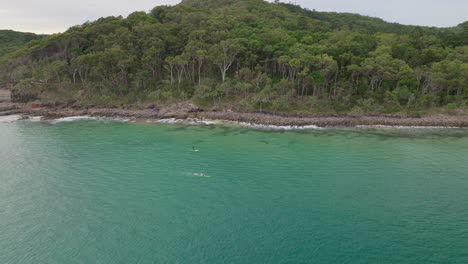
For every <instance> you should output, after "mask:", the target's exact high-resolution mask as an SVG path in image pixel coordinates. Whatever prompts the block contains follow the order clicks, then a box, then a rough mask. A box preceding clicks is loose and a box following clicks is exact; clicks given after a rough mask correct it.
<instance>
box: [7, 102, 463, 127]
mask: <svg viewBox="0 0 468 264" xmlns="http://www.w3.org/2000/svg"><path fill="white" fill-rule="evenodd" d="M3 113H5V115H8V114H10V113H11V114H15V115H21V116H22V117H27V116H41V117H43V118H44V119H46V120H53V119H58V118H66V117H77V116H89V117H96V118H103V119H116V120H119V119H120V120H128V121H130V122H141V123H170V121H167V120H170V119H173V120H186V121H187V122H190V121H195V122H199V123H203V122H205V123H223V122H225V123H235V124H239V125H246V126H254V127H255V126H256V127H265V128H268V127H280V128H281V127H285V128H286V127H287V128H298V129H303V128H330V127H335V128H337V127H338V128H339V127H416V128H468V116H445V115H437V116H426V117H421V118H413V117H389V116H360V117H354V116H323V117H322V116H320V117H319V116H308V117H295V116H284V115H274V114H266V113H239V112H213V111H203V110H202V109H199V108H198V107H196V106H194V105H177V106H172V107H169V108H165V109H161V110H159V109H123V108H88V109H73V108H60V109H57V108H45V107H41V108H33V107H25V106H23V107H16V108H15V109H12V110H8V111H4V112H3ZM1 114H2V113H1V112H0V115H1ZM163 120H166V122H164V121H163ZM177 122H179V123H183V122H181V121H177Z"/></svg>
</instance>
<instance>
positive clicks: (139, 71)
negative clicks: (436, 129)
mask: <svg viewBox="0 0 468 264" xmlns="http://www.w3.org/2000/svg"><path fill="white" fill-rule="evenodd" d="M0 68H1V70H0V78H1V79H0V80H2V81H1V82H3V83H5V84H8V85H9V86H10V87H14V88H13V94H14V99H15V100H17V101H23V102H26V101H30V100H36V99H40V100H42V101H61V102H65V103H74V104H75V105H80V106H86V105H101V106H116V107H119V106H128V105H133V106H145V105H148V104H149V103H157V104H170V103H177V102H182V101H187V100H191V101H193V102H195V103H197V104H198V105H200V106H203V107H213V108H219V109H225V108H229V109H233V110H242V111H258V110H269V111H277V112H290V111H300V112H305V113H345V112H351V113H354V114H366V113H394V112H401V111H421V110H425V109H430V108H438V107H444V108H450V109H454V108H464V107H466V106H467V105H468V84H467V83H468V24H467V23H464V24H461V25H459V26H456V27H453V28H446V29H441V28H429V27H416V26H404V25H399V24H395V23H387V22H385V21H383V20H381V19H377V18H370V17H365V16H360V15H355V14H339V13H323V12H316V11H311V10H306V9H302V8H301V7H299V6H295V5H291V4H284V3H267V2H264V1H262V0H185V1H183V2H182V3H181V4H179V5H176V6H159V7H156V8H154V9H153V10H152V11H151V12H149V13H145V12H135V13H133V14H131V15H129V16H128V17H127V18H122V17H107V18H101V19H99V20H97V21H95V22H88V23H85V24H83V25H80V26H75V27H72V28H70V29H69V30H68V31H67V32H65V33H63V34H57V35H53V36H50V37H47V38H45V39H41V40H39V41H35V42H33V43H31V44H29V46H27V47H26V48H23V49H21V50H19V51H16V52H14V53H11V54H8V55H7V56H4V57H3V58H2V59H1V61H0Z"/></svg>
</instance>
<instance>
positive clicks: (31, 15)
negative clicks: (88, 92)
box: [0, 0, 468, 34]
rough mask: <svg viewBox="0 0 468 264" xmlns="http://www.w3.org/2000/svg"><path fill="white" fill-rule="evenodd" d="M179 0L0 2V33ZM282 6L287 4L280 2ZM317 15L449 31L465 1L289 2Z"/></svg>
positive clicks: (53, 28)
mask: <svg viewBox="0 0 468 264" xmlns="http://www.w3.org/2000/svg"><path fill="white" fill-rule="evenodd" d="M179 2H180V0H131V1H129V0H80V1H76V0H0V29H13V30H17V31H24V32H34V33H44V34H51V33H58V32H63V31H65V30H66V29H67V28H69V27H71V26H74V25H79V24H82V23H83V22H86V21H93V20H96V19H98V18H100V17H105V16H111V15H114V16H118V15H123V16H127V15H128V14H130V13H132V12H134V11H149V10H151V9H152V8H153V7H155V6H158V5H174V4H177V3H179ZM282 2H289V0H288V1H286V0H283V1H282ZM291 2H293V3H296V4H298V5H301V6H303V7H307V8H309V9H315V10H317V11H335V12H351V13H358V14H363V15H368V16H373V17H379V18H382V19H384V20H386V21H389V22H398V23H401V24H406V25H421V26H437V27H450V26H456V25H458V24H460V23H462V22H464V21H467V20H468V0H292V1H291Z"/></svg>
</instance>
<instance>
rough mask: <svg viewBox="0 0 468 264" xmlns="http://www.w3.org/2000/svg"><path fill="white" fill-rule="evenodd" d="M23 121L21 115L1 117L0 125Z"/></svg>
mask: <svg viewBox="0 0 468 264" xmlns="http://www.w3.org/2000/svg"><path fill="white" fill-rule="evenodd" d="M20 119H21V116H20V115H7V116H0V123H10V122H14V121H18V120H20Z"/></svg>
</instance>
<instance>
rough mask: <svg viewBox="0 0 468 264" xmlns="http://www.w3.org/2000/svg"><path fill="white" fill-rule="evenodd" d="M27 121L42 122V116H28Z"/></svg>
mask: <svg viewBox="0 0 468 264" xmlns="http://www.w3.org/2000/svg"><path fill="white" fill-rule="evenodd" d="M27 120H28V121H32V122H39V121H41V120H42V116H28V119H27Z"/></svg>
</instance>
